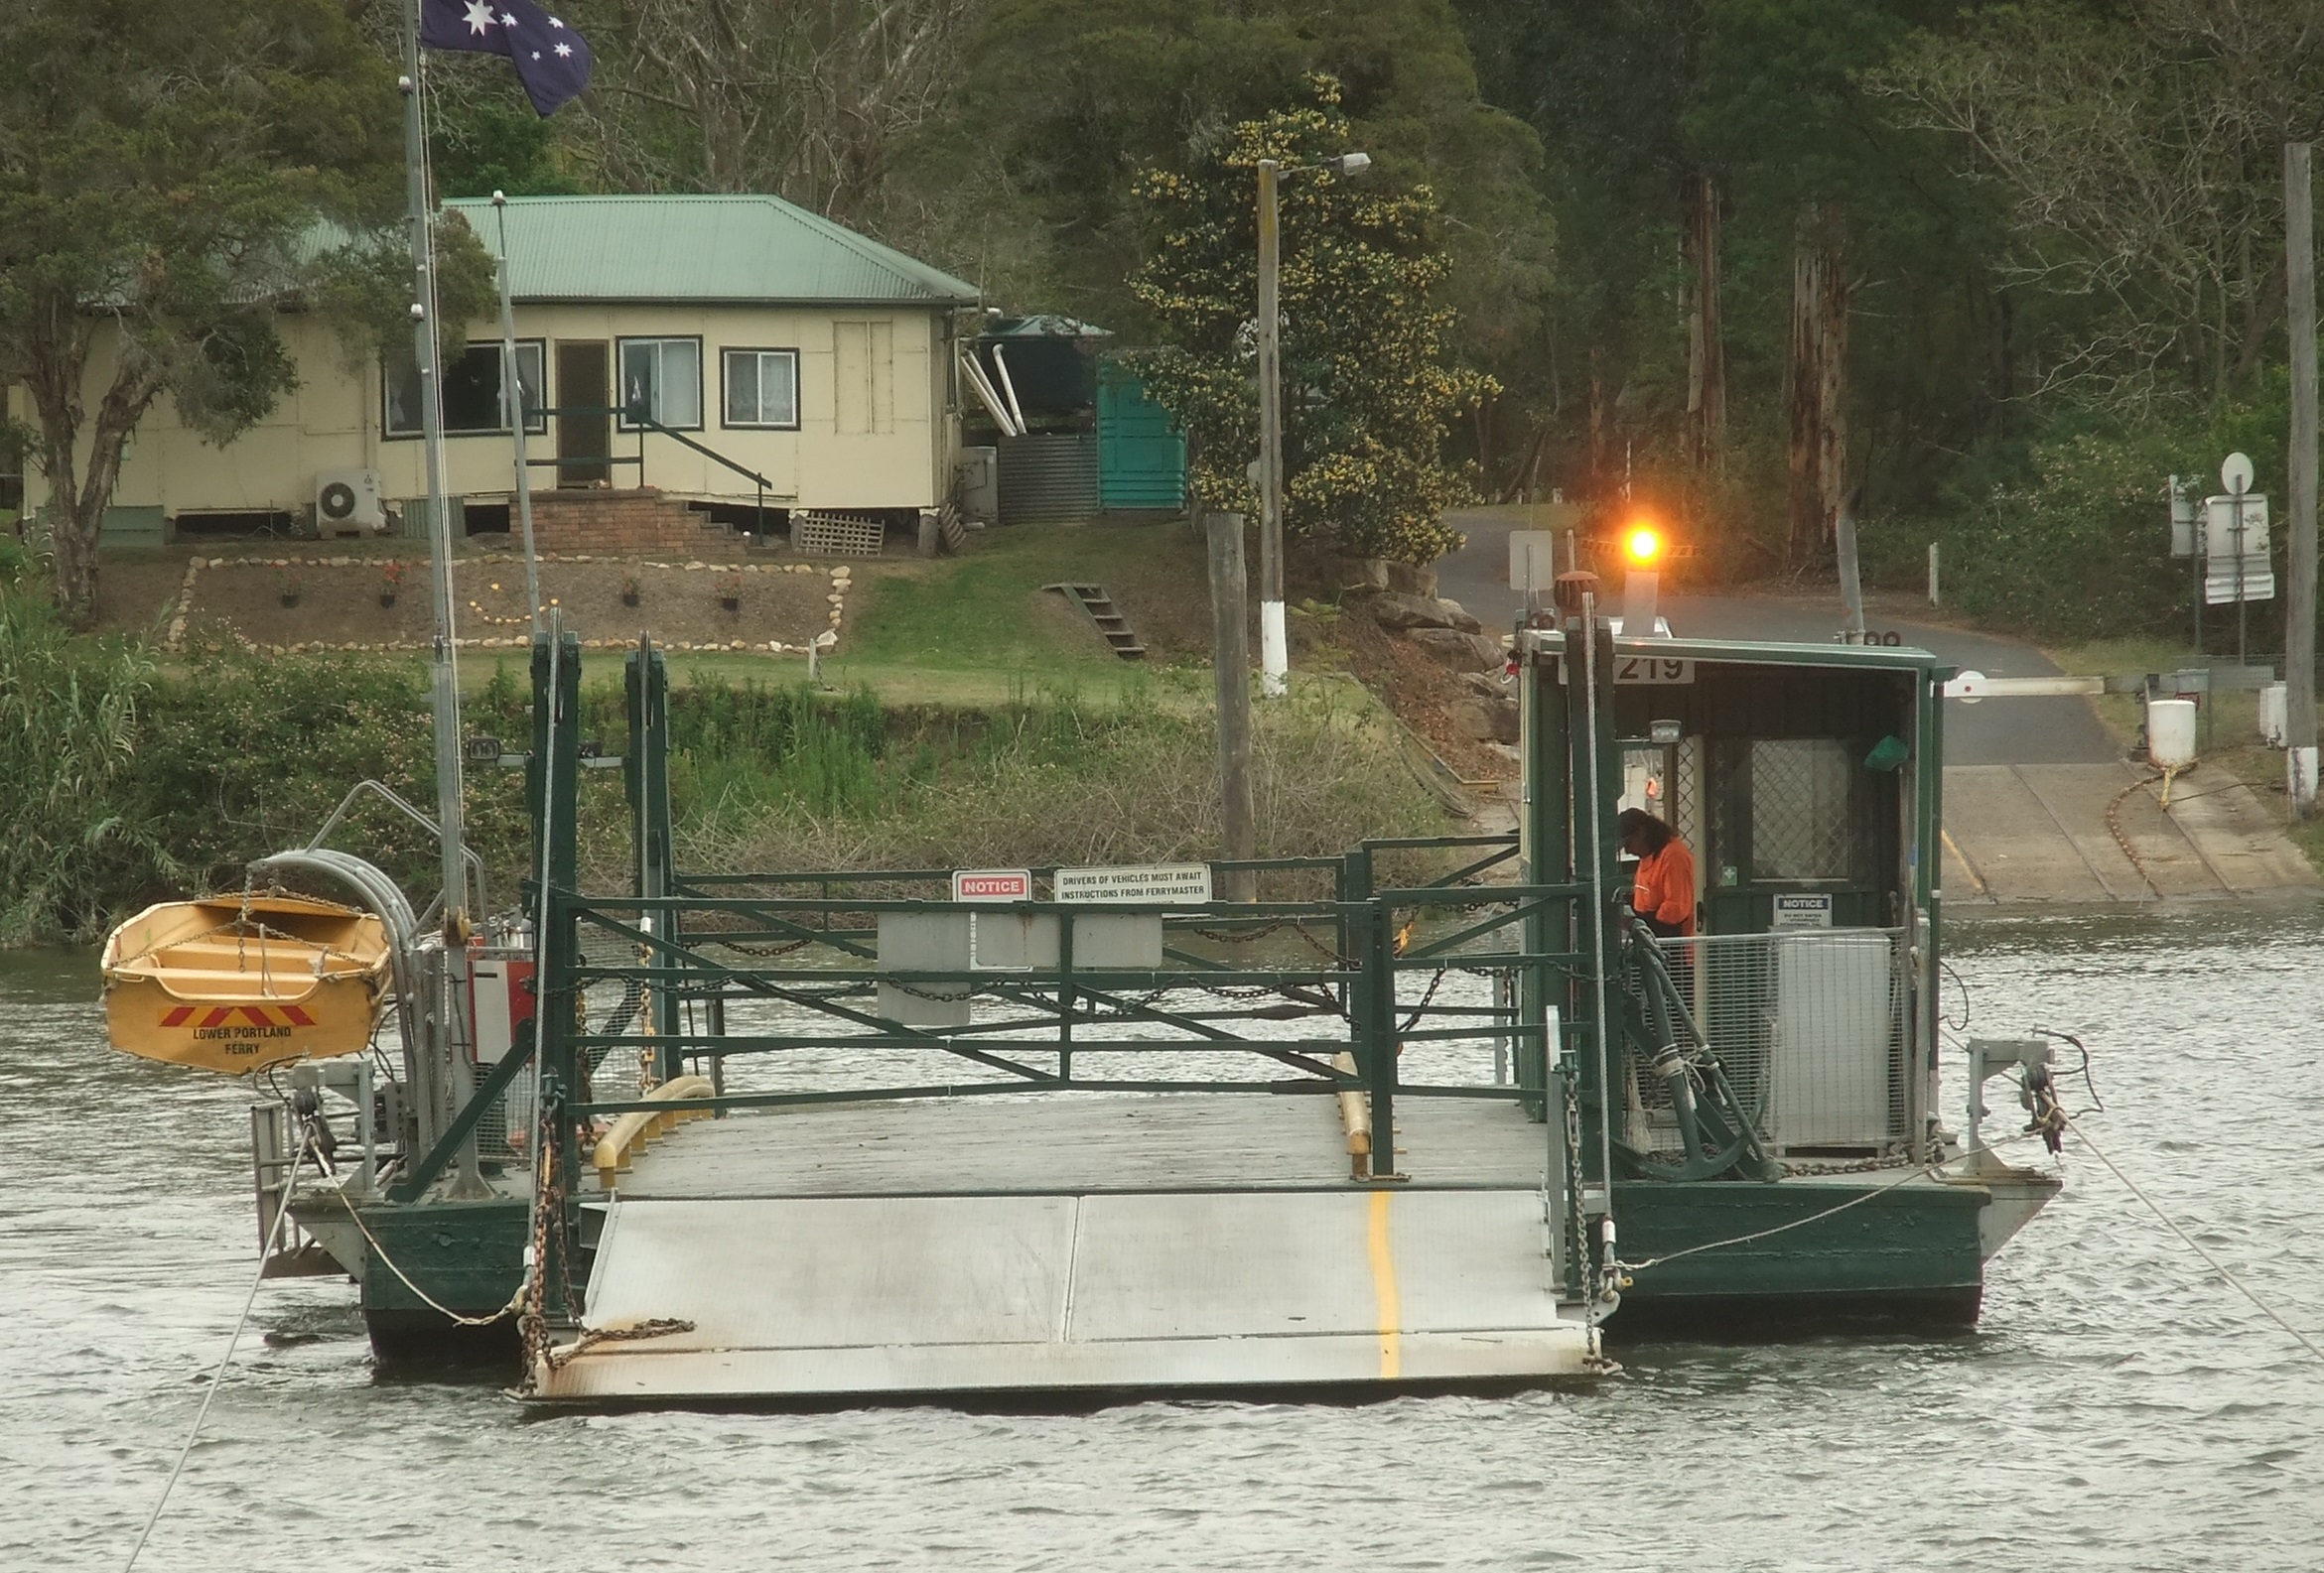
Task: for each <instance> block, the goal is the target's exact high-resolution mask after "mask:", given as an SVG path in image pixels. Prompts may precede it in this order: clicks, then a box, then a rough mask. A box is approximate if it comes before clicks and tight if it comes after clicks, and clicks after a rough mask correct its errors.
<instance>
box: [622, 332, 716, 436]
mask: <svg viewBox="0 0 2324 1573" xmlns="http://www.w3.org/2000/svg"><path fill="white" fill-rule="evenodd" d="M620 356H621V399H620V403H621V428H622V430H623V431H635V430H636V429H637V428H636V427H635V426H634V425H633V424H632V423H631V421H630V418H629V416H630V412H631V411H633V410H639V409H642V410H643V411H644V412H645V417H646V419H647V420H649V421H653V422H656V423H658V424H659V425H662V426H667V427H670V428H672V429H673V430H676V431H681V432H695V431H700V430H701V429H702V340H701V339H699V338H624V339H622V340H621V341H620Z"/></svg>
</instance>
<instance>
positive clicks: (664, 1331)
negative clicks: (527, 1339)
mask: <svg viewBox="0 0 2324 1573" xmlns="http://www.w3.org/2000/svg"><path fill="white" fill-rule="evenodd" d="M693 1331H694V1324H693V1323H692V1322H689V1321H687V1320H686V1319H685V1318H683V1317H677V1316H649V1317H647V1318H646V1319H645V1320H644V1321H642V1322H634V1323H631V1324H630V1325H629V1326H627V1327H606V1328H592V1329H590V1330H589V1331H588V1332H586V1333H583V1334H582V1335H581V1336H580V1337H579V1338H577V1339H575V1340H574V1341H573V1342H572V1343H570V1344H567V1345H566V1346H565V1347H564V1348H563V1349H552V1350H549V1351H548V1352H546V1353H545V1354H543V1355H542V1356H541V1360H542V1362H543V1363H544V1364H545V1365H547V1367H548V1368H549V1370H551V1371H559V1370H562V1369H563V1368H564V1366H565V1364H566V1362H568V1361H570V1360H572V1359H573V1358H574V1357H575V1356H576V1355H579V1354H581V1353H582V1352H583V1351H584V1350H589V1349H595V1348H596V1347H597V1346H598V1345H600V1344H620V1343H626V1342H628V1341H629V1340H631V1339H638V1338H667V1337H669V1336H670V1335H671V1334H672V1333H691V1332H693Z"/></svg>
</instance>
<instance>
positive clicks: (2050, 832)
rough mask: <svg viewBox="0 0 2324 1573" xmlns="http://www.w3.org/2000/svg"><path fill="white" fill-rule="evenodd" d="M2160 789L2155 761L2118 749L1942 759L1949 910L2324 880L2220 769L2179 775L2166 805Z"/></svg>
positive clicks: (2213, 896) (2297, 892)
mask: <svg viewBox="0 0 2324 1573" xmlns="http://www.w3.org/2000/svg"><path fill="white" fill-rule="evenodd" d="M2162 791H2163V784H2162V782H2161V780H2160V779H2159V776H2158V774H2157V772H2155V771H2153V770H2151V769H2148V768H2146V767H2144V766H2143V765H2134V764H2130V763H2127V762H2122V761H2114V762H2109V763H2104V764H2100V763H2081V764H1978V765H1954V766H1951V767H1949V768H1948V769H1947V770H1946V772H1945V897H1946V906H1947V908H1948V910H1949V911H1951V912H1953V913H1954V914H1955V915H1956V916H1959V915H1962V914H1964V913H1965V912H1975V911H1976V910H1977V909H1978V908H1979V907H1998V906H2009V905H2017V904H2023V903H2052V904H2057V905H2063V906H2095V905H2110V904H2115V903H2122V904H2138V903H2147V902H2204V901H2228V900H2238V899H2246V898H2252V897H2260V896H2285V897H2297V896H2302V895H2305V896H2310V897H2312V896H2314V895H2316V894H2317V893H2318V892H2319V890H2320V889H2324V886H2320V885H2319V883H2318V880H2317V876H2316V872H2315V870H2314V869H2313V868H2311V867H2310V866H2309V865H2308V861H2307V859H2306V858H2304V857H2303V856H2301V855H2300V852H2299V850H2298V849H2297V848H2296V847H2294V846H2292V844H2291V843H2290V842H2289V841H2288V840H2286V839H2285V837H2284V834H2283V831H2282V828H2281V826H2280V825H2279V824H2278V822H2277V818H2276V815H2275V814H2274V813H2273V812H2272V811H2271V810H2270V809H2269V808H2268V807H2267V806H2266V805H2265V804H2262V803H2261V802H2260V801H2259V799H2258V797H2257V795H2256V794H2255V793H2254V792H2253V791H2252V789H2251V788H2250V787H2249V786H2246V785H2245V784H2244V783H2243V782H2241V781H2240V780H2238V779H2236V778H2235V777H2233V776H2231V775H2229V774H2228V773H2227V772H2226V771H2225V770H2221V769H2218V768H2216V767H2214V768H2200V767H2199V768H2197V769H2196V770H2194V771H2192V772H2189V773H2187V774H2184V775H2181V776H2179V777H2178V778H2177V779H2176V780H2175V781H2173V782H2172V783H2171V792H2170V802H2169V805H2168V807H2167V808H2166V807H2165V806H2164V804H2163V801H2162Z"/></svg>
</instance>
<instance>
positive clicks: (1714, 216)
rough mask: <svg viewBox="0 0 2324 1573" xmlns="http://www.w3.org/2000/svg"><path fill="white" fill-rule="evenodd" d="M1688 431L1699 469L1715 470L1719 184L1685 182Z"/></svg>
mask: <svg viewBox="0 0 2324 1573" xmlns="http://www.w3.org/2000/svg"><path fill="white" fill-rule="evenodd" d="M1685 236H1686V252H1687V257H1686V260H1687V264H1688V272H1687V291H1688V301H1687V306H1688V310H1687V428H1688V438H1689V443H1690V447H1691V448H1692V450H1693V453H1694V459H1695V467H1696V468H1698V469H1711V468H1716V467H1717V466H1718V465H1719V463H1720V461H1721V459H1722V458H1723V457H1724V452H1725V448H1726V343H1725V330H1724V328H1723V326H1722V324H1721V322H1720V320H1719V307H1718V270H1719V255H1718V252H1719V214H1718V183H1717V182H1716V181H1714V180H1712V179H1711V178H1710V177H1709V176H1708V175H1697V176H1693V177H1691V178H1690V179H1689V180H1688V183H1687V208H1686V226H1685Z"/></svg>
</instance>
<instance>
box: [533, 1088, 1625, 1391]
mask: <svg viewBox="0 0 2324 1573" xmlns="http://www.w3.org/2000/svg"><path fill="white" fill-rule="evenodd" d="M1398 1119H1399V1123H1400V1131H1401V1135H1400V1151H1399V1164H1400V1166H1401V1167H1403V1168H1404V1169H1406V1170H1407V1171H1408V1172H1410V1174H1411V1176H1412V1177H1411V1178H1410V1179H1409V1180H1407V1181H1404V1182H1401V1183H1380V1184H1373V1183H1370V1182H1364V1181H1354V1180H1351V1179H1350V1178H1349V1173H1350V1164H1349V1157H1348V1145H1347V1136H1346V1132H1345V1129H1344V1127H1343V1125H1342V1122H1341V1118H1340V1114H1339V1106H1338V1100H1337V1099H1335V1098H1329V1097H1304V1098H1289V1097H1269V1096H1265V1095H1258V1096H1254V1095H1251V1094H1211V1095H1203V1094H1175V1095H1160V1096H1157V1095H1146V1096H1140V1095H1123V1094H1103V1093H1096V1094H1088V1095H1073V1094H1049V1095H1044V1096H1040V1097H1036V1098H1026V1097H1024V1096H1022V1095H1014V1096H1013V1095H1002V1096H981V1097H962V1098H954V1099H926V1100H912V1101H896V1102H888V1103H849V1104H835V1105H825V1106H805V1107H792V1108H788V1109H784V1110H781V1111H739V1112H737V1113H735V1114H732V1115H730V1116H729V1117H726V1118H723V1119H717V1120H707V1119H706V1120H699V1121H696V1122H693V1123H690V1124H687V1125H684V1126H682V1127H680V1128H679V1129H678V1130H676V1131H674V1132H672V1133H670V1134H669V1135H668V1136H667V1137H666V1138H664V1140H663V1141H662V1142H660V1143H657V1144H656V1145H655V1147H654V1148H653V1149H652V1150H650V1151H648V1152H646V1153H643V1154H641V1155H639V1156H638V1157H637V1158H636V1159H635V1162H634V1167H633V1168H632V1169H631V1170H630V1171H629V1172H627V1173H624V1174H622V1175H619V1176H618V1177H617V1179H616V1183H615V1189H614V1190H613V1191H612V1192H611V1193H610V1194H609V1195H608V1196H607V1197H606V1198H605V1199H604V1200H603V1201H602V1202H600V1203H598V1204H595V1206H596V1208H597V1209H598V1217H599V1218H600V1219H601V1221H602V1222H601V1224H600V1228H599V1233H598V1239H597V1246H596V1252H595V1257H594V1262H593V1264H592V1267H591V1271H590V1278H589V1292H588V1296H587V1303H588V1306H589V1316H588V1319H587V1321H586V1323H585V1324H584V1328H583V1332H582V1335H581V1337H580V1338H579V1339H578V1340H577V1341H576V1342H574V1343H569V1344H567V1345H565V1346H564V1347H563V1348H562V1349H559V1350H557V1351H554V1352H553V1353H552V1354H551V1355H550V1357H549V1358H548V1360H547V1361H546V1362H544V1363H543V1365H544V1369H542V1370H540V1371H538V1372H537V1373H536V1376H537V1380H538V1392H537V1396H538V1397H540V1398H543V1399H548V1400H551V1401H556V1400H564V1401H582V1402H620V1401H624V1400H626V1401H663V1400H669V1399H673V1398H675V1399H681V1400H717V1399H739V1398H777V1399H779V1398H784V1397H804V1396H810V1395H829V1394H833V1393H848V1394H854V1395H859V1396H864V1397H872V1396H881V1395H898V1394H906V1393H935V1392H954V1393H959V1392H973V1391H979V1390H987V1391H1016V1392H1024V1391H1028V1390H1040V1389H1098V1390H1104V1389H1112V1388H1143V1389H1147V1390H1154V1389H1156V1388H1194V1389H1198V1388H1203V1387H1214V1388H1246V1389H1247V1388H1253V1387H1271V1388H1272V1387H1294V1386H1315V1385H1325V1386H1347V1387H1356V1386H1365V1387H1377V1386H1378V1385H1380V1384H1383V1383H1387V1384H1396V1383H1417V1384H1429V1383H1435V1382H1458V1381H1476V1380H1492V1379H1512V1380H1529V1379H1540V1378H1545V1377H1557V1376H1581V1375H1587V1374H1589V1373H1591V1372H1593V1371H1595V1370H1598V1369H1601V1365H1602V1363H1601V1362H1599V1361H1598V1360H1597V1359H1596V1358H1595V1338H1594V1333H1593V1331H1592V1330H1591V1329H1589V1328H1588V1327H1586V1326H1585V1325H1584V1324H1583V1323H1582V1322H1580V1321H1579V1320H1575V1319H1572V1318H1573V1317H1574V1315H1575V1313H1574V1312H1573V1310H1572V1308H1571V1307H1569V1308H1568V1311H1567V1313H1566V1315H1565V1316H1563V1317H1562V1316H1561V1314H1560V1309H1559V1305H1558V1295H1557V1292H1556V1286H1555V1284H1554V1282H1553V1279H1552V1264H1551V1256H1550V1251H1549V1241H1548V1237H1547V1235H1546V1233H1545V1231H1546V1227H1547V1226H1546V1225H1545V1221H1544V1193H1543V1184H1542V1176H1543V1172H1544V1165H1545V1162H1546V1160H1547V1158H1548V1152H1547V1148H1546V1138H1545V1131H1544V1127H1543V1126H1541V1125H1538V1124H1534V1123H1531V1122H1530V1121H1528V1120H1527V1119H1526V1118H1525V1116H1524V1114H1523V1113H1522V1112H1521V1111H1520V1110H1519V1109H1517V1108H1516V1107H1515V1106H1514V1105H1512V1104H1509V1103H1506V1102H1486V1101H1481V1100H1480V1101H1467V1100H1433V1101H1426V1102H1424V1101H1422V1100H1417V1099H1416V1100H1410V1101H1408V1102H1406V1103H1405V1104H1404V1105H1402V1106H1401V1107H1400V1109H1399V1111H1398Z"/></svg>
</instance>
